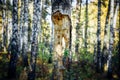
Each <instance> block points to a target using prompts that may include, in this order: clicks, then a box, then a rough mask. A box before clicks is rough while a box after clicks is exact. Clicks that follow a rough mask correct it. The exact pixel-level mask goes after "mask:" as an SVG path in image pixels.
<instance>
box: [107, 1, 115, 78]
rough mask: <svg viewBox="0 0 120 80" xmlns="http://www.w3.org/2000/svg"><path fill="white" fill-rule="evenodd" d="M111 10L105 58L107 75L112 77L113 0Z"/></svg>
mask: <svg viewBox="0 0 120 80" xmlns="http://www.w3.org/2000/svg"><path fill="white" fill-rule="evenodd" d="M110 4H111V6H110V8H111V10H110V37H109V51H108V52H109V53H108V60H107V68H108V77H109V78H112V52H113V43H114V28H113V21H114V20H113V18H114V0H111V3H110Z"/></svg>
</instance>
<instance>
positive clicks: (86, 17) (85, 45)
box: [84, 0, 88, 53]
mask: <svg viewBox="0 0 120 80" xmlns="http://www.w3.org/2000/svg"><path fill="white" fill-rule="evenodd" d="M87 27H88V0H86V9H85V38H84V48H85V53H87Z"/></svg>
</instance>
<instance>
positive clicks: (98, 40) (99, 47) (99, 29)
mask: <svg viewBox="0 0 120 80" xmlns="http://www.w3.org/2000/svg"><path fill="white" fill-rule="evenodd" d="M100 17H101V0H98V27H97V67H96V70H97V72H100V71H101V38H100V34H101V19H100Z"/></svg>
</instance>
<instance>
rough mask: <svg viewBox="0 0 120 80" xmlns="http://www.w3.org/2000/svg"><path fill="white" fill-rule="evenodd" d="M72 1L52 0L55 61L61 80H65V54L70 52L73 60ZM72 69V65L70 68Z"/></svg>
mask: <svg viewBox="0 0 120 80" xmlns="http://www.w3.org/2000/svg"><path fill="white" fill-rule="evenodd" d="M70 15H71V0H52V22H53V24H54V59H55V60H56V61H57V63H58V65H57V68H58V69H57V73H58V77H59V80H63V74H62V71H63V70H64V67H63V64H62V58H63V53H64V51H65V50H67V49H68V50H69V58H70V59H69V60H71V42H72V40H71V38H72V36H71V34H72V26H71V17H70ZM68 67H70V65H69V66H68Z"/></svg>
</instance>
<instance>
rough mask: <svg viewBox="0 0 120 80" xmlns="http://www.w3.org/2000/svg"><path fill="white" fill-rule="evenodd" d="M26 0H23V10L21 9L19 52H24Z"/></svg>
mask: <svg viewBox="0 0 120 80" xmlns="http://www.w3.org/2000/svg"><path fill="white" fill-rule="evenodd" d="M23 5H24V2H23V1H22V0H21V11H20V26H19V53H22V46H23V23H24V21H23V19H24V6H23Z"/></svg>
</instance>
